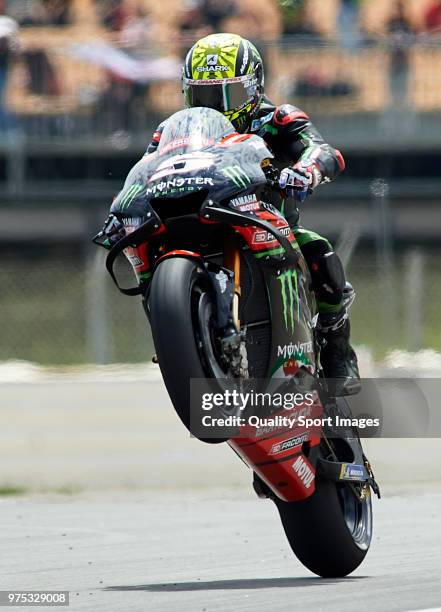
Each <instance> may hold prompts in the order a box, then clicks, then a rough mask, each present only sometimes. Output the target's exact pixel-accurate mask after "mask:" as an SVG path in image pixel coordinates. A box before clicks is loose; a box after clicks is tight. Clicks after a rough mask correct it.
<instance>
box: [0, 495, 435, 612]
mask: <svg viewBox="0 0 441 612" xmlns="http://www.w3.org/2000/svg"><path fill="white" fill-rule="evenodd" d="M0 512H1V528H0V539H1V545H2V555H1V572H0V574H1V584H2V586H1V588H2V589H8V590H21V589H27V590H37V589H51V590H54V589H61V590H69V591H70V601H71V604H70V609H72V610H90V611H94V612H96V611H100V610H103V611H106V612H109V611H112V612H113V611H114V610H115V611H119V610H125V611H126V610H137V611H138V610H139V611H141V610H142V611H146V610H147V611H155V612H156V611H158V612H176V611H181V610H182V611H188V612H196V611H201V612H204V611H206V612H211V611H215V610H216V611H218V610H219V611H220V610H221V611H238V610H253V611H256V610H258V611H260V610H272V611H273V612H275V611H283V612H286V611H290V610H314V611H316V610H324V611H327V612H329V611H334V610H335V611H338V612H343V611H346V610H347V611H350V612H353V611H360V612H363V611H369V612H376V611H378V612H380V611H381V612H383V611H384V612H393V611H395V610H396V611H398V610H399V611H410V610H422V609H433V608H437V607H439V606H441V581H440V570H441V559H440V550H441V547H440V544H441V522H440V519H439V517H440V515H441V494H439V493H437V494H429V495H422V494H416V495H412V496H410V495H409V496H396V497H394V496H393V497H389V498H386V499H384V500H382V501H381V502H378V503H376V508H375V517H376V525H375V539H374V542H373V545H372V548H371V550H370V552H369V554H368V557H367V558H366V560H365V562H364V564H363V565H362V566H361V568H360V569H359V570H358V571H356V572H355V573H354V574H353V575H352V576H350V577H348V578H345V579H340V580H323V579H319V578H315V577H314V576H312V575H311V574H310V573H309V572H308V571H307V570H306V569H304V568H303V567H302V566H301V565H300V563H299V562H298V561H297V560H296V559H295V558H294V557H293V555H292V553H291V552H290V549H289V547H288V545H287V543H286V541H285V539H284V536H283V534H282V530H281V527H280V525H279V523H278V520H277V517H276V515H275V512H274V508H273V507H272V503H271V502H270V501H268V500H258V499H257V498H254V497H253V496H252V495H251V494H250V495H247V494H246V493H245V492H242V493H238V492H237V491H231V490H230V491H222V490H210V491H205V492H201V491H199V492H193V493H191V492H187V493H185V494H180V495H177V494H175V493H165V494H162V495H160V494H158V493H156V494H146V493H135V492H131V493H127V492H124V493H118V494H115V493H113V494H110V493H104V492H101V493H100V494H98V495H97V494H81V495H79V496H74V497H61V496H37V497H35V496H33V497H30V498H21V499H4V500H3V501H2V502H0Z"/></svg>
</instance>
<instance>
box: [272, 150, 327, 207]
mask: <svg viewBox="0 0 441 612" xmlns="http://www.w3.org/2000/svg"><path fill="white" fill-rule="evenodd" d="M321 180H322V173H321V170H320V168H319V167H318V164H317V163H316V162H315V161H313V160H311V159H304V160H302V161H298V162H297V163H296V164H294V166H292V167H288V168H284V169H283V170H282V172H281V173H280V177H279V186H280V187H281V188H282V189H285V190H286V195H287V196H288V197H290V198H295V199H296V200H299V201H300V202H303V201H304V200H305V199H306V197H307V196H308V195H309V194H310V193H312V192H313V190H314V189H315V188H316V187H317V185H319V184H320V183H321Z"/></svg>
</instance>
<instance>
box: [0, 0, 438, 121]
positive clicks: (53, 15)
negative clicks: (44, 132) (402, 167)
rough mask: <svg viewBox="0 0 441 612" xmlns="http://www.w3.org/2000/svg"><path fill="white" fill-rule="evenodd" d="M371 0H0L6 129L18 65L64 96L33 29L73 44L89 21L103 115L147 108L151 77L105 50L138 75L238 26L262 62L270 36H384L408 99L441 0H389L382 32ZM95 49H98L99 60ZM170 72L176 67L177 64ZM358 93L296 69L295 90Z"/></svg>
mask: <svg viewBox="0 0 441 612" xmlns="http://www.w3.org/2000/svg"><path fill="white" fill-rule="evenodd" d="M369 2H370V0H327V1H326V2H324V1H323V2H320V1H319V2H318V1H317V0H166V2H165V3H164V5H163V6H161V4H160V3H155V2H153V0H0V132H4V131H5V130H8V129H14V125H15V124H14V119H13V117H12V116H11V114H10V113H9V112H8V110H7V108H6V107H7V104H6V102H5V94H6V91H7V87H8V78H9V74H10V69H11V65H12V64H13V63H14V62H17V61H18V62H21V64H22V67H23V68H24V71H25V74H26V77H25V81H26V87H27V91H28V93H30V94H32V95H40V96H49V97H50V96H52V97H56V96H60V95H61V94H62V93H63V78H62V77H63V75H60V73H59V67H57V66H56V65H55V63H54V62H53V61H52V58H51V51H52V49H49V48H48V47H47V45H46V44H45V42H44V41H45V37H44V36H42V37H41V38H40V39H39V40H38V41H37V42H36V41H35V37H34V39H32V44H29V43H28V42H26V41H27V38H26V35H27V34H28V33H29V32H31V31H32V30H36V29H37V28H45V29H46V30H45V31H48V29H52V30H53V31H58V30H60V31H63V30H64V31H66V32H67V30H68V29H69V28H70V29H69V33H66V34H65V42H66V44H68V43H69V41H70V39H71V38H72V40H73V38H74V35H73V34H71V33H70V32H71V31H73V30H72V28H73V29H75V26H76V24H78V23H79V21H78V20H79V19H82V21H81V24H83V25H87V27H89V30H88V31H90V35H91V37H92V39H93V40H101V39H102V40H105V41H106V45H108V47H102V48H101V53H102V55H103V57H102V66H104V65H106V68H105V73H106V75H107V78H106V81H105V83H106V85H105V86H104V87H103V88H102V90H101V92H100V95H99V100H98V101H97V104H96V107H97V109H98V111H97V112H101V111H102V110H103V109H104V110H105V109H107V111H109V109H112V108H115V107H116V108H117V109H118V112H119V114H120V115H126V116H130V115H131V114H132V113H133V112H135V111H136V109H140V112H141V113H142V112H145V108H146V107H148V104H149V99H150V96H149V91H150V85H149V83H148V82H147V81H144V82H140V79H136V78H130V75H127V76H124V75H123V76H122V75H121V71H117V70H112V68H111V67H110V68H109V57H107V58H105V57H104V56H105V55H106V48H107V49H110V47H112V48H113V49H117V50H118V52H119V53H120V55H119V56H118V58H116V59H115V61H116V62H119V65H122V64H123V63H124V61H125V59H126V60H127V59H130V61H136V62H138V64H137V66H138V68H140V70H138V72H142V69H144V71H145V70H146V66H148V64H146V62H148V61H151V60H154V58H158V57H164V56H166V57H174V58H176V61H177V60H178V59H179V58H182V57H183V56H184V54H185V52H186V50H187V49H188V48H189V46H190V45H191V44H192V42H193V41H194V40H196V39H198V38H200V37H202V36H205V35H207V34H209V33H211V32H219V31H232V32H237V33H240V34H242V35H244V36H246V37H247V38H250V39H251V40H253V41H254V42H255V43H256V44H257V45H259V47H260V48H261V50H262V52H263V55H264V59H265V56H266V54H267V53H268V46H267V45H266V43H274V42H282V43H283V42H285V41H286V42H289V43H294V44H298V45H301V46H302V47H308V46H314V45H323V44H325V43H328V42H329V41H330V40H332V39H333V40H334V42H336V43H337V44H338V45H339V46H340V48H341V49H342V50H344V51H346V52H347V53H349V54H351V53H357V52H359V51H360V50H362V49H364V48H369V47H370V46H373V45H375V44H377V43H378V41H381V43H382V44H383V45H386V48H387V49H388V50H389V51H388V53H389V64H388V66H389V68H388V70H389V80H390V88H391V94H392V98H393V99H395V100H396V101H397V103H398V102H399V101H400V100H402V99H403V97H404V98H405V97H406V92H407V88H408V80H409V78H408V75H409V54H410V50H411V47H412V45H413V44H415V42H417V41H418V40H420V39H422V40H436V39H437V37H439V38H440V40H441V0H427V1H423V0H418V2H415V1H414V0H390V1H389V2H383V3H382V4H383V8H384V6H386V5H387V8H386V10H385V12H384V19H383V22H382V31H375V32H373V31H372V30H371V29H370V28H369V24H366V21H365V10H366V7H367V5H368V4H369ZM325 5H326V6H327V7H328V9H327V11H325V10H324V8H325ZM418 6H419V7H420V8H419V9H418V10H419V13H418V14H417V13H416V12H415V10H416V9H415V7H418ZM322 7H323V10H322ZM331 9H332V10H331ZM415 16H416V17H417V18H415ZM92 24H94V28H95V29H94V30H93V31H92V30H90V26H91V25H92ZM93 32H94V33H93ZM59 46H60V45H59V43H58V47H59ZM123 54H125V55H123ZM97 55H98V54H97V52H96V53H95V55H94V58H96V57H97ZM107 55H108V54H107ZM115 57H116V56H115ZM105 60H107V63H106V61H105ZM94 61H95V60H94ZM126 63H127V62H126ZM127 65H129V64H127ZM172 73H173V74H175V73H174V72H173V69H172V70H171V73H170V74H172ZM353 92H354V85H353V83H351V82H350V81H348V80H345V78H343V79H337V80H335V79H334V80H332V79H329V78H326V75H323V73H322V72H320V67H315V66H308V67H306V68H305V69H304V71H303V72H302V73H301V74H300V75H298V78H297V81H296V84H295V87H294V86H293V88H292V91H291V92H290V93H292V94H293V95H297V96H301V97H305V96H314V95H316V96H321V97H323V96H325V97H326V96H345V95H351V94H352V93H353Z"/></svg>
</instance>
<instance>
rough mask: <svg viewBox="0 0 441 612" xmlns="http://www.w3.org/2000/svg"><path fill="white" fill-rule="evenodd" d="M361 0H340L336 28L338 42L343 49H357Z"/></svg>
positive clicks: (359, 37)
mask: <svg viewBox="0 0 441 612" xmlns="http://www.w3.org/2000/svg"><path fill="white" fill-rule="evenodd" d="M361 1H362V0H340V9H339V12H338V16H337V29H338V36H339V40H340V44H341V46H342V47H343V48H345V49H357V48H358V47H359V46H360V43H361V34H360V3H361Z"/></svg>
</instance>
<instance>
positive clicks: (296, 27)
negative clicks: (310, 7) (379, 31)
mask: <svg viewBox="0 0 441 612" xmlns="http://www.w3.org/2000/svg"><path fill="white" fill-rule="evenodd" d="M280 7H281V10H282V20H283V34H287V35H293V34H294V35H300V36H309V37H315V38H320V37H321V34H320V33H319V32H318V31H317V30H316V28H315V27H314V25H313V23H312V22H311V20H310V18H309V16H308V11H307V6H306V2H305V0H298V2H295V3H294V2H292V0H285V1H283V2H280Z"/></svg>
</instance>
